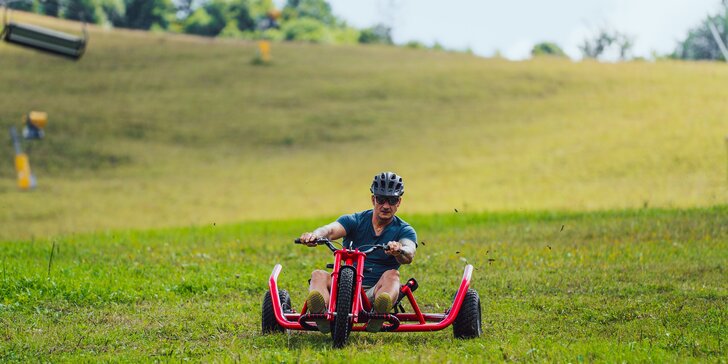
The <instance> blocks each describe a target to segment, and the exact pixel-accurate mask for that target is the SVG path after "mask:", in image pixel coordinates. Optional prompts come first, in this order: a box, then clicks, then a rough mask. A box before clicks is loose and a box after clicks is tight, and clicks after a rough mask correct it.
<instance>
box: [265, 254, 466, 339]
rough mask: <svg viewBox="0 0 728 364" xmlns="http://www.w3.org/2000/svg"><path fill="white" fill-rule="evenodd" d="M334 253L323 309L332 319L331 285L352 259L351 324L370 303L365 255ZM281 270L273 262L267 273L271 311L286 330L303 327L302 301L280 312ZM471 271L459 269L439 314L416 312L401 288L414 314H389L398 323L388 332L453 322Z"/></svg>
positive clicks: (357, 327) (434, 327) (438, 327)
mask: <svg viewBox="0 0 728 364" xmlns="http://www.w3.org/2000/svg"><path fill="white" fill-rule="evenodd" d="M334 254H335V256H336V259H335V261H334V271H333V272H332V273H331V275H332V282H331V287H332V290H331V296H330V298H329V309H328V312H327V318H328V319H329V321H332V320H333V319H334V315H333V312H336V297H337V296H336V294H337V292H336V289H334V288H333V287H336V284H337V283H338V278H339V272H340V271H341V268H342V262H343V264H344V265H346V266H354V264H353V263H354V262H356V276H357V279H356V281H355V284H356V288H355V292H360V294H358V295H355V296H354V302H353V304H352V314H353V318H354V323H355V324H356V323H359V313H360V312H362V311H364V310H369V309H371V303H370V302H369V299H368V298H367V297H366V293H365V291H364V290H363V289H362V279H363V277H364V275H363V271H364V259H365V257H366V255H365V254H364V253H362V252H360V251H358V250H346V249H340V250H337V251H336V252H335V253H334ZM281 269H282V267H281V265H280V264H276V266H275V267H274V268H273V272H272V273H271V275H270V279H269V280H268V288H269V289H270V294H271V301H272V303H273V311H274V313H275V316H276V321H278V324H279V325H281V327H283V328H285V329H288V330H305V329H304V328H303V327H302V326H301V324H299V323H298V320H299V319H300V318H301V316H303V315H304V314H305V313H306V304H305V303H304V305H303V308H302V310H301V313H287V314H284V313H283V309H282V307H281V304H280V298H279V297H278V275H279V274H280V273H281ZM347 269H348V268H347ZM472 274H473V266H472V265H470V264H468V265H466V266H465V270H464V272H463V278H462V280H461V282H460V287H459V288H458V291H457V294H456V295H455V299H454V300H453V303H452V306H450V308H449V309H448V310H446V311H445V313H442V314H434V313H423V312H422V311H420V307H419V306H418V305H417V301H416V300H415V297H414V295H413V294H412V291H410V289H409V287H404V290H405V294H406V296H407V299H408V300H409V302H410V304H411V305H412V308H413V310H414V313H398V314H393V315H394V316H396V317H397V319H399V321H400V325H399V327H398V328H397V329H396V330H393V331H392V332H414V331H438V330H442V329H444V328H446V327H448V326H450V325H451V324H452V323H453V321H455V318H456V317H457V315H458V312H460V306H461V305H462V303H463V299H465V293H466V292H467V291H468V288H470V279H471V277H472ZM410 322H414V323H410ZM365 329H366V325H354V326H353V327H352V331H364V330H365Z"/></svg>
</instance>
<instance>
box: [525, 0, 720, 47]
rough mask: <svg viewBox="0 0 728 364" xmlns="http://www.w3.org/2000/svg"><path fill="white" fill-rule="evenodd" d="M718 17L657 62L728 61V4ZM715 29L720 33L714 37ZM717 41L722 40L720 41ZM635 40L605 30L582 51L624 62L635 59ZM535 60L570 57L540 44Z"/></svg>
mask: <svg viewBox="0 0 728 364" xmlns="http://www.w3.org/2000/svg"><path fill="white" fill-rule="evenodd" d="M721 4H722V6H721V9H720V10H719V11H718V13H717V14H712V15H708V16H706V17H705V19H703V20H702V21H701V22H700V23H699V24H697V25H696V26H694V27H693V28H691V29H690V30H688V33H687V35H685V38H683V39H682V40H680V41H678V43H677V45H676V47H675V50H674V51H673V52H672V53H669V54H653V57H654V58H656V59H682V60H713V61H728V60H726V59H725V57H724V55H723V53H722V52H721V50H720V44H719V42H723V43H724V44H728V1H725V0H724V1H722V2H721ZM711 27H712V28H714V30H715V31H716V32H715V33H716V34H714V32H713V30H711ZM716 36H717V38H719V39H716ZM633 44H634V38H633V37H632V36H630V35H627V34H625V33H621V32H619V31H616V30H613V29H609V28H603V29H600V30H599V31H597V32H596V34H594V35H593V36H592V37H589V38H586V39H584V41H583V42H582V43H581V45H580V46H579V50H580V51H581V54H582V56H583V57H584V58H591V59H600V58H601V57H603V56H604V55H605V54H610V53H611V54H612V55H614V54H616V55H617V57H618V58H619V59H620V60H627V59H632V58H633V56H632V52H631V51H632V46H633ZM531 55H533V56H541V55H548V56H557V57H567V55H566V54H565V53H564V51H563V50H562V49H561V48H560V47H559V46H558V45H557V44H556V43H553V42H542V43H539V44H536V45H535V46H534V47H533V49H532V50H531Z"/></svg>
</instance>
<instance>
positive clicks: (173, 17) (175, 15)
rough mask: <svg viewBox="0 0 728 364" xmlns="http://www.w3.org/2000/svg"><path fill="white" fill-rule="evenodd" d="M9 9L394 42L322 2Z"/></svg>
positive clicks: (159, 1)
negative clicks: (278, 5)
mask: <svg viewBox="0 0 728 364" xmlns="http://www.w3.org/2000/svg"><path fill="white" fill-rule="evenodd" d="M10 7H11V8H15V9H20V10H25V11H31V12H36V13H40V14H44V15H49V16H53V17H59V18H65V19H70V20H82V21H86V22H89V23H95V24H105V25H111V26H113V27H119V28H131V29H142V30H159V31H168V32H176V33H187V34H196V35H203V36H210V37H229V38H240V39H268V40H300V41H309V42H316V43H352V44H353V43H380V44H393V42H392V36H391V27H388V26H386V25H382V24H379V25H375V26H373V27H370V28H365V29H356V28H354V27H351V26H349V25H348V24H347V23H346V22H345V21H343V20H342V19H339V18H337V17H336V16H335V15H334V14H333V13H332V10H331V5H330V4H329V3H328V2H327V1H326V0H287V2H286V4H285V6H283V8H282V9H277V8H276V6H275V4H274V3H273V1H272V0H203V1H200V0H197V1H196V0H175V1H173V0H32V1H30V0H29V1H21V2H14V3H12V4H11V5H10Z"/></svg>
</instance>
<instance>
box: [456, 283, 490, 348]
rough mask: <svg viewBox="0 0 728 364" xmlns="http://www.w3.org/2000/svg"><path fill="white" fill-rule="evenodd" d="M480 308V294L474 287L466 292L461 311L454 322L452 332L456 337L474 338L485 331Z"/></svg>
mask: <svg viewBox="0 0 728 364" xmlns="http://www.w3.org/2000/svg"><path fill="white" fill-rule="evenodd" d="M480 314H481V310H480V296H478V292H477V291H476V290H474V289H469V290H468V291H467V292H466V293H465V298H464V299H463V304H462V305H461V306H460V312H458V316H457V317H456V318H455V322H453V324H452V333H453V334H454V335H455V338H456V339H474V338H476V337H480V334H482V333H483V329H482V321H481V315H480Z"/></svg>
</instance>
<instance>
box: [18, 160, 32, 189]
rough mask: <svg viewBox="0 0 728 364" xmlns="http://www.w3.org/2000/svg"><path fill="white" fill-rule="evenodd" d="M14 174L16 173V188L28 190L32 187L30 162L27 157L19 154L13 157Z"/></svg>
mask: <svg viewBox="0 0 728 364" xmlns="http://www.w3.org/2000/svg"><path fill="white" fill-rule="evenodd" d="M15 172H17V173H18V187H20V189H22V190H29V189H30V188H31V187H33V184H32V177H31V174H30V160H29V159H28V155H27V154H25V153H20V154H17V155H15Z"/></svg>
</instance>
